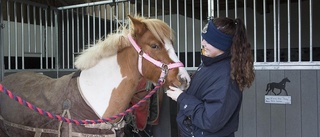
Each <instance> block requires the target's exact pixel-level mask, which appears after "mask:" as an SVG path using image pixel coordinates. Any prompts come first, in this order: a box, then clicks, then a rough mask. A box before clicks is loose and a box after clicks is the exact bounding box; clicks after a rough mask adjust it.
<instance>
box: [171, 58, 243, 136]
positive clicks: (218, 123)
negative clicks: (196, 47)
mask: <svg viewBox="0 0 320 137" xmlns="http://www.w3.org/2000/svg"><path fill="white" fill-rule="evenodd" d="M230 59H231V57H230V53H229V52H225V53H223V54H221V55H219V56H217V57H214V58H209V57H205V56H202V61H203V63H202V64H201V65H200V66H199V68H198V70H197V72H195V74H194V75H193V76H192V79H191V84H190V87H189V88H188V89H187V91H186V92H183V93H182V94H180V96H179V97H178V99H177V102H178V107H179V112H178V115H177V123H178V127H179V129H180V131H181V132H180V133H181V136H183V137H191V136H195V137H234V132H235V131H237V130H238V125H239V111H240V107H241V101H242V92H241V91H240V90H239V88H238V85H237V84H236V82H235V81H233V80H232V79H231V77H230V73H231V66H230Z"/></svg>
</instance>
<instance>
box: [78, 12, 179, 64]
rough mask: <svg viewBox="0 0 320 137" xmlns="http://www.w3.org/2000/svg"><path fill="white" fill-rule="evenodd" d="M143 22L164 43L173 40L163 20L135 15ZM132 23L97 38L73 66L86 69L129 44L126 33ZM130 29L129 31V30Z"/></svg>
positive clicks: (170, 30)
mask: <svg viewBox="0 0 320 137" xmlns="http://www.w3.org/2000/svg"><path fill="white" fill-rule="evenodd" d="M135 18H136V19H138V20H140V21H141V22H143V23H145V24H146V26H147V28H148V29H149V30H150V31H151V33H152V34H153V35H154V36H155V37H156V38H157V39H158V40H159V41H161V42H162V44H164V43H165V42H164V40H165V39H167V40H171V41H173V39H174V38H173V37H174V36H173V33H172V32H173V31H172V29H171V28H170V27H169V26H168V25H167V24H166V23H164V22H163V21H161V20H158V19H146V18H144V17H139V16H137V17H135ZM132 29H133V27H132V24H130V25H129V26H122V27H119V30H118V31H116V32H115V33H111V34H109V35H108V36H107V37H106V38H105V39H104V40H99V41H98V42H97V43H96V45H93V46H92V47H90V48H88V49H86V50H84V51H83V52H82V53H81V54H80V55H79V56H78V57H77V58H76V61H75V67H76V68H78V69H80V70H86V69H89V68H91V67H93V66H95V65H96V64H97V63H98V62H99V61H100V60H101V59H102V58H106V57H109V56H112V55H114V54H116V53H117V52H118V51H119V50H121V49H123V48H124V47H127V46H130V42H129V41H128V39H127V35H128V34H129V33H130V34H131V33H132V32H133V31H132ZM130 30H131V31H130Z"/></svg>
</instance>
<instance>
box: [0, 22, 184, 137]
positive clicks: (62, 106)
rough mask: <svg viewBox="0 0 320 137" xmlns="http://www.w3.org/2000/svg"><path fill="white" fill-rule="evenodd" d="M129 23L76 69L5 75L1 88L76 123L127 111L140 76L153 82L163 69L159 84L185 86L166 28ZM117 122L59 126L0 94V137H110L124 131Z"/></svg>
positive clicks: (86, 55)
mask: <svg viewBox="0 0 320 137" xmlns="http://www.w3.org/2000/svg"><path fill="white" fill-rule="evenodd" d="M129 19H130V21H131V23H130V24H129V25H128V26H127V27H123V28H122V29H121V30H119V31H118V32H116V33H113V34H109V35H108V36H107V37H106V38H105V39H104V40H103V41H99V42H98V43H97V45H94V46H92V47H90V48H88V49H87V50H85V51H84V52H83V53H82V54H81V55H79V56H78V57H77V59H76V62H75V66H76V67H77V68H78V69H79V70H81V71H78V72H75V73H72V74H69V75H65V76H63V77H61V78H57V79H52V78H49V77H47V76H45V75H42V74H38V73H33V72H19V73H15V74H12V75H9V76H7V77H5V78H4V79H3V81H2V82H1V84H2V85H3V87H6V88H7V89H8V90H10V91H12V92H13V93H14V94H16V95H18V96H20V97H22V98H23V99H25V100H27V101H29V102H30V103H32V104H34V105H35V106H37V107H39V108H42V109H44V110H45V111H48V112H51V113H53V114H57V115H62V116H65V117H68V118H72V119H79V120H83V119H93V120H95V119H101V118H108V117H110V116H113V115H116V114H118V113H120V112H123V111H124V110H126V109H127V108H128V105H129V102H130V100H131V98H132V96H133V95H134V94H135V92H136V87H137V86H138V84H139V83H138V82H139V80H140V79H141V78H143V77H144V78H146V79H147V80H150V81H152V82H154V83H157V82H158V79H159V77H160V75H162V76H163V73H162V72H164V71H165V72H167V74H166V77H165V79H164V81H165V83H164V86H169V85H173V86H176V87H179V88H181V89H186V88H188V85H189V82H190V77H189V75H188V73H187V71H186V70H185V69H184V67H182V66H181V65H179V64H181V63H180V61H179V59H178V57H177V56H176V54H175V51H174V48H173V45H172V42H173V34H172V30H171V29H170V27H169V26H168V25H167V24H166V23H165V22H163V21H161V20H158V19H146V18H143V17H131V16H129ZM129 38H131V39H130V40H129ZM135 44H136V45H135ZM133 45H135V46H136V47H134V46H133ZM135 48H138V49H137V50H139V48H141V52H139V53H138V51H137V50H136V49H135ZM150 58H151V59H150ZM152 62H153V63H152ZM177 64H178V65H177ZM170 65H171V66H170ZM161 67H163V68H161ZM121 123H123V121H121V118H118V119H116V120H114V121H111V122H110V123H103V124H93V125H76V124H70V123H66V122H61V121H58V120H56V119H50V118H48V117H46V116H41V115H39V114H38V113H37V112H35V111H32V110H30V109H28V108H27V107H25V106H23V105H20V104H19V103H17V102H15V101H14V100H12V99H10V98H9V97H8V96H6V95H4V94H2V93H0V128H1V130H0V136H1V137H6V136H12V137H20V136H21V137H22V136H23V137H33V136H36V137H40V136H55V137H56V136H59V137H60V136H62V137H67V136H69V137H71V136H105V137H107V136H115V134H114V133H115V130H114V128H119V127H120V128H121V127H123V126H122V125H121Z"/></svg>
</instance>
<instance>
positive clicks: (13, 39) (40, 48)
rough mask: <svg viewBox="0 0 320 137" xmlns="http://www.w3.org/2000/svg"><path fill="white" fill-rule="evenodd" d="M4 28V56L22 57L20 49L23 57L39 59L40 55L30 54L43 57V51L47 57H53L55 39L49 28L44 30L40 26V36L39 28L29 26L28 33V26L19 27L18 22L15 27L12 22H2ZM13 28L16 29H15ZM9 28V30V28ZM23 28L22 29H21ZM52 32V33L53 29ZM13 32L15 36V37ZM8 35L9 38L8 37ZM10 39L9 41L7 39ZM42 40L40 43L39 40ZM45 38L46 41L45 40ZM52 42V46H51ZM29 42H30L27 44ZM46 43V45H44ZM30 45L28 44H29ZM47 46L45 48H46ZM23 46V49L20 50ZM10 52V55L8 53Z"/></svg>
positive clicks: (37, 26)
mask: <svg viewBox="0 0 320 137" xmlns="http://www.w3.org/2000/svg"><path fill="white" fill-rule="evenodd" d="M4 24H5V28H4V29H3V32H4V56H8V55H9V54H10V55H11V56H16V55H17V56H19V57H21V56H22V52H23V51H22V49H24V52H23V53H24V56H25V57H34V56H36V57H39V56H40V54H30V52H31V53H43V57H44V56H45V51H46V52H47V53H48V57H53V56H54V55H55V49H56V47H54V46H55V44H56V42H57V38H56V37H55V33H53V37H52V34H51V26H48V27H47V33H46V30H45V29H46V28H45V27H44V26H42V34H40V26H39V25H36V26H34V25H33V24H30V26H29V27H30V31H28V24H23V25H21V23H20V22H17V23H16V25H15V23H14V22H8V21H4ZM15 26H16V27H17V28H15ZM9 27H10V28H9ZM34 27H35V28H36V35H34V32H35V31H34ZM22 28H23V29H22ZM52 29H53V32H54V29H55V27H54V28H52ZM15 30H16V32H17V35H15V33H16V32H15ZM9 35H10V36H9ZM9 38H10V39H9ZM41 38H42V43H41V44H40V42H41V40H40V39H41ZM46 38H47V39H46ZM52 40H53V44H52ZM29 41H30V42H29ZM46 41H47V44H46ZM29 43H30V44H29ZM46 45H47V48H46ZM23 46H24V48H22V47H23ZM9 52H10V53H9Z"/></svg>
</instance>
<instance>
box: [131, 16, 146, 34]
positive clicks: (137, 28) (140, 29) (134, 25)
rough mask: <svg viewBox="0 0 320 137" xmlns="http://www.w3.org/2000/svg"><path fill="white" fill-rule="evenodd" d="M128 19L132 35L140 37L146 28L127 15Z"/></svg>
mask: <svg viewBox="0 0 320 137" xmlns="http://www.w3.org/2000/svg"><path fill="white" fill-rule="evenodd" d="M128 17H129V19H130V20H131V26H132V28H133V35H134V36H136V35H142V34H143V33H144V32H145V31H146V30H147V26H146V24H144V23H143V22H141V21H140V20H138V19H136V18H134V17H132V16H130V15H128Z"/></svg>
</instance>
